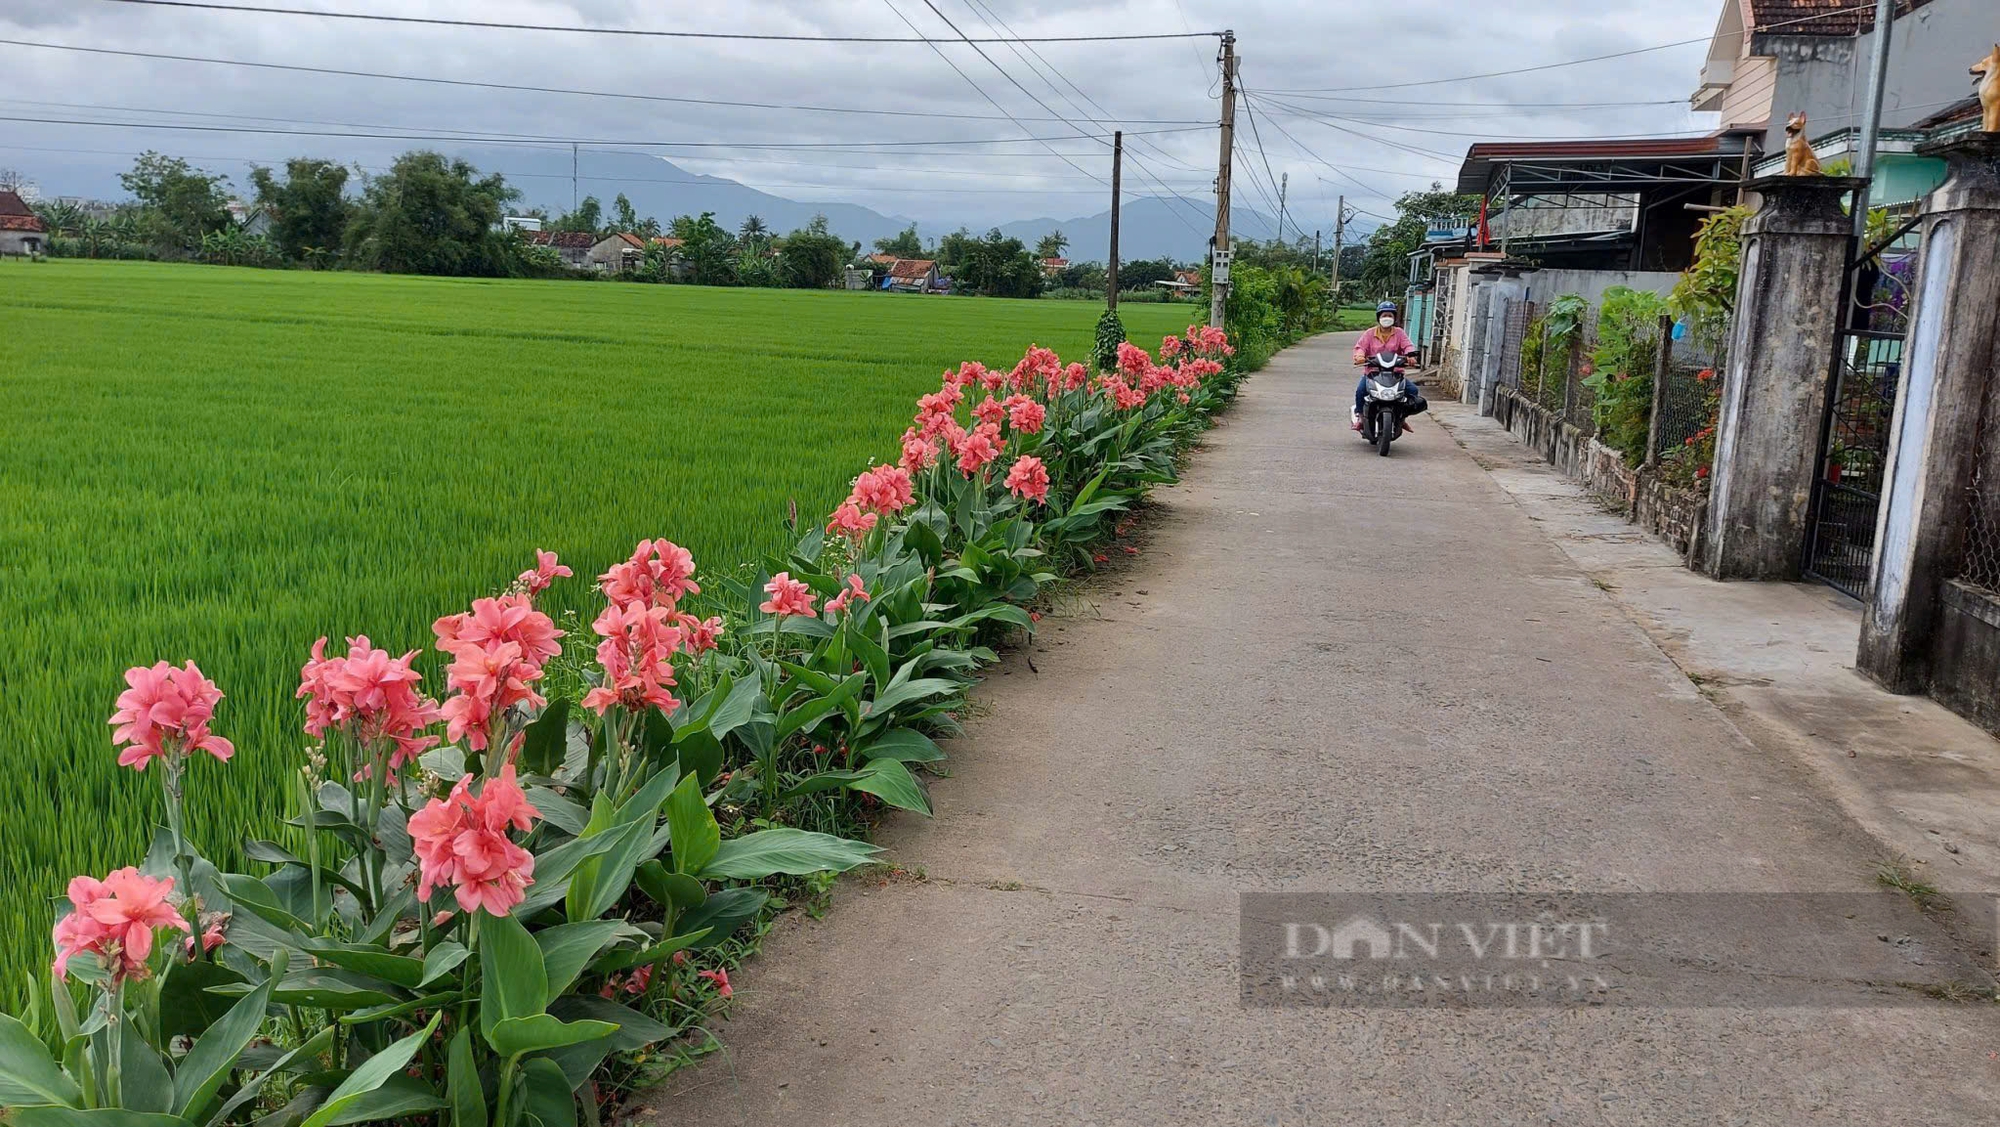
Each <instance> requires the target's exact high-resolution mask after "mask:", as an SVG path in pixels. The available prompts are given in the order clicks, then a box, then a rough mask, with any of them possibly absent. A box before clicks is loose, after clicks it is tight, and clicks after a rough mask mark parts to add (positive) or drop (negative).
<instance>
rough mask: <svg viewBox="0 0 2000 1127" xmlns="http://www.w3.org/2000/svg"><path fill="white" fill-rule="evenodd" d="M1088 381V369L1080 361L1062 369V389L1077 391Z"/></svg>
mask: <svg viewBox="0 0 2000 1127" xmlns="http://www.w3.org/2000/svg"><path fill="white" fill-rule="evenodd" d="M1089 382H1090V369H1089V368H1087V367H1085V366H1084V365H1082V364H1081V363H1077V364H1071V365H1070V366H1069V367H1067V368H1064V369H1063V390H1064V391H1077V390H1080V389H1081V388H1082V387H1083V385H1084V384H1086V383H1089Z"/></svg>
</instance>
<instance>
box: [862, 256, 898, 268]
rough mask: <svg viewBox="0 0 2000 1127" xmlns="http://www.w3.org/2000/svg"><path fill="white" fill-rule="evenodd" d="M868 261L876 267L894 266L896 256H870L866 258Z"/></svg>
mask: <svg viewBox="0 0 2000 1127" xmlns="http://www.w3.org/2000/svg"><path fill="white" fill-rule="evenodd" d="M868 261H870V262H873V263H874V264H875V265H877V266H894V265H895V264H896V256H895V255H893V254H871V255H869V256H868Z"/></svg>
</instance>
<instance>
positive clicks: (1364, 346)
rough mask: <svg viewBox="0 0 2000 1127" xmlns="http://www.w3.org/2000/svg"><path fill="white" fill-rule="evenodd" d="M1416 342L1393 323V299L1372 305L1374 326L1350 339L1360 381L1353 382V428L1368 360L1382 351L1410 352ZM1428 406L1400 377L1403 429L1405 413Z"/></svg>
mask: <svg viewBox="0 0 2000 1127" xmlns="http://www.w3.org/2000/svg"><path fill="white" fill-rule="evenodd" d="M1416 351H1417V346H1416V345H1415V344H1412V343H1411V342H1410V335H1409V334H1408V333H1406V332H1404V331H1403V330H1402V328H1401V327H1400V326H1399V325H1397V324H1396V303H1395V302H1393V301H1385V302H1383V303H1382V304H1380V305H1378V306H1376V307H1375V327H1374V328H1372V329H1369V330H1368V331H1367V332H1365V333H1362V334H1361V339H1360V340H1358V341H1355V342H1354V366H1355V367H1357V368H1360V369H1362V373H1361V381H1360V382H1359V383H1357V384H1356V385H1355V386H1354V429H1355V430H1357V431H1358V430H1360V429H1361V412H1362V409H1363V404H1365V403H1366V402H1367V400H1368V382H1369V381H1368V372H1367V368H1368V363H1369V361H1371V360H1373V359H1374V358H1375V357H1377V356H1380V355H1382V354H1383V353H1385V352H1387V353H1394V354H1395V355H1397V356H1413V355H1415V354H1416ZM1429 409H1430V403H1429V402H1428V401H1427V400H1425V399H1424V397H1423V396H1422V395H1421V394H1420V393H1418V391H1417V385H1416V384H1415V383H1413V382H1411V381H1410V380H1407V379H1405V380H1404V381H1403V429H1404V430H1409V429H1410V424H1409V417H1410V416H1411V415H1421V414H1423V413H1424V412H1425V411H1427V410H1429Z"/></svg>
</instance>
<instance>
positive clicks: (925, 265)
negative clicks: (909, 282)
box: [889, 258, 937, 278]
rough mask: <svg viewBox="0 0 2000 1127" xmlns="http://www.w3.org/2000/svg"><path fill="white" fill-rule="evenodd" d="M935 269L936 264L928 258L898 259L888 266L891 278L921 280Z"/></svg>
mask: <svg viewBox="0 0 2000 1127" xmlns="http://www.w3.org/2000/svg"><path fill="white" fill-rule="evenodd" d="M936 267H937V262H936V261H934V260H932V259H928V258H899V259H897V260H895V261H894V262H892V263H890V264H889V276H890V277H891V278H922V277H924V276H925V275H927V274H929V273H930V272H931V271H932V270H933V269H935V268H936Z"/></svg>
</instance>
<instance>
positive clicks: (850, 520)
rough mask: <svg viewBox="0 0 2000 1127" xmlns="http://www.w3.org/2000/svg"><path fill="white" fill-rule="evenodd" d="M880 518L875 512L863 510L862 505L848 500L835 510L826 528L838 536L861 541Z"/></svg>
mask: <svg viewBox="0 0 2000 1127" xmlns="http://www.w3.org/2000/svg"><path fill="white" fill-rule="evenodd" d="M880 519H881V518H880V517H878V516H877V515H876V514H874V513H866V512H862V511H861V506H859V505H857V504H855V503H854V502H853V501H852V500H848V501H845V502H843V503H842V504H841V506H840V507H839V508H837V509H835V510H833V516H832V517H831V518H829V519H828V520H827V522H826V530H827V531H828V532H831V533H833V534H835V535H837V536H845V537H847V538H848V539H849V540H854V541H859V540H860V539H861V538H862V537H863V536H866V535H868V533H869V532H870V531H871V530H873V529H874V527H875V522H876V521H878V520H880Z"/></svg>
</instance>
